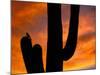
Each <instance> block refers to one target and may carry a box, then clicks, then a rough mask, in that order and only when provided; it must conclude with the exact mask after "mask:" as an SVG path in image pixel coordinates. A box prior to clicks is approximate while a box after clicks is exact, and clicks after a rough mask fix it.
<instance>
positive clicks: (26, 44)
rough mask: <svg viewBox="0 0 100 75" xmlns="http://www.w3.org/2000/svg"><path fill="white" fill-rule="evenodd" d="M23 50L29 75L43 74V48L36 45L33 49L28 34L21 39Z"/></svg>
mask: <svg viewBox="0 0 100 75" xmlns="http://www.w3.org/2000/svg"><path fill="white" fill-rule="evenodd" d="M21 49H22V54H23V58H24V62H25V66H26V70H27V72H28V73H41V72H44V68H43V62H42V48H41V46H40V45H38V44H35V45H34V46H33V47H32V42H31V38H30V36H29V34H28V33H26V36H24V37H22V39H21Z"/></svg>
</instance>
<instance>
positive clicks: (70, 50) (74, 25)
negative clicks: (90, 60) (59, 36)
mask: <svg viewBox="0 0 100 75" xmlns="http://www.w3.org/2000/svg"><path fill="white" fill-rule="evenodd" d="M79 9H80V6H79V5H71V17H70V27H69V34H68V39H67V42H66V45H65V48H64V49H63V58H64V60H68V59H69V58H71V57H72V56H73V54H74V52H75V48H76V44H77V36H78V25H79V24H78V22H79Z"/></svg>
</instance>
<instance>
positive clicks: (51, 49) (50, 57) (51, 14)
mask: <svg viewBox="0 0 100 75" xmlns="http://www.w3.org/2000/svg"><path fill="white" fill-rule="evenodd" d="M47 7H48V8H47V9H48V10H47V11H48V42H47V60H46V72H56V71H62V70H63V61H64V60H68V59H70V58H71V57H72V56H73V54H74V52H75V48H76V44H77V35H78V21H79V8H80V6H79V5H71V17H70V27H69V33H68V39H67V42H66V45H65V47H64V48H63V43H62V21H61V4H52V3H48V4H47ZM21 50H22V54H23V58H24V62H25V66H26V69H27V72H28V73H40V72H44V68H43V61H42V48H41V46H40V45H38V44H36V45H35V46H33V47H32V43H31V38H30V35H29V34H28V33H26V36H24V37H23V38H22V39H21Z"/></svg>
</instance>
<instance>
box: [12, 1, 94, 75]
mask: <svg viewBox="0 0 100 75" xmlns="http://www.w3.org/2000/svg"><path fill="white" fill-rule="evenodd" d="M11 7H12V14H11V20H12V22H11V23H12V25H11V29H12V31H11V32H12V39H11V41H12V45H11V49H12V70H11V71H12V74H16V73H26V69H25V65H24V62H23V57H22V53H21V48H20V40H21V38H22V36H24V35H25V33H26V32H28V33H29V34H30V36H31V38H32V44H33V45H34V44H37V43H38V44H40V45H41V46H42V50H43V51H42V54H43V64H44V68H46V50H47V38H48V37H47V27H48V26H47V3H39V2H21V1H12V6H11ZM61 12H62V14H61V15H62V27H63V36H62V37H63V47H64V45H65V43H66V40H67V35H68V28H69V19H70V5H68V4H62V11H61ZM95 53H96V7H95V6H84V5H81V7H80V14H79V28H78V41H77V47H76V50H75V53H74V55H73V57H72V58H71V59H69V60H68V61H64V64H63V71H68V70H81V69H94V68H95V65H96V63H95V62H96V61H95V60H96V57H95V55H96V54H95ZM19 67H20V68H19Z"/></svg>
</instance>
